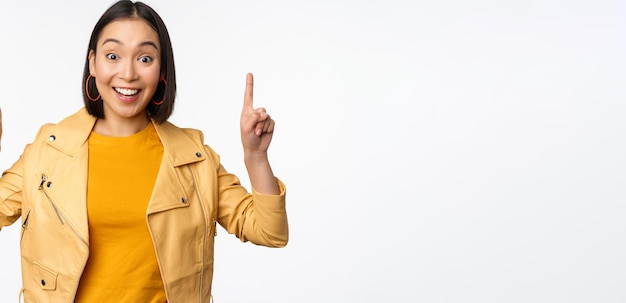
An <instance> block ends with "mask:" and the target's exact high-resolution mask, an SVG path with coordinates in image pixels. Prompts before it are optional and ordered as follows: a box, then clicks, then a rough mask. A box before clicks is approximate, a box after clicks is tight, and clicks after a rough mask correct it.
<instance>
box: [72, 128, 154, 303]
mask: <svg viewBox="0 0 626 303" xmlns="http://www.w3.org/2000/svg"><path fill="white" fill-rule="evenodd" d="M88 143H89V176H88V179H87V215H88V219H89V259H88V261H87V265H86V267H85V270H84V272H83V275H82V277H81V280H80V284H79V287H78V293H77V295H76V301H75V302H89V303H92V302H148V303H157V302H158V303H163V302H166V297H165V289H164V287H163V281H162V279H161V274H160V272H159V266H158V263H157V259H156V255H155V251H154V247H153V245H152V239H151V238H150V234H149V231H148V225H147V223H146V209H147V207H148V201H149V200H150V196H151V194H152V189H153V187H154V182H155V180H156V176H157V173H158V171H159V167H160V164H161V158H162V157H163V145H162V144H161V142H160V140H159V137H158V135H157V133H156V130H155V129H154V126H153V125H152V123H150V124H149V125H148V127H146V128H145V129H144V130H142V131H140V132H138V133H136V134H134V135H131V136H128V137H107V136H102V135H98V134H96V133H93V132H92V133H91V136H90V137H89V142H88Z"/></svg>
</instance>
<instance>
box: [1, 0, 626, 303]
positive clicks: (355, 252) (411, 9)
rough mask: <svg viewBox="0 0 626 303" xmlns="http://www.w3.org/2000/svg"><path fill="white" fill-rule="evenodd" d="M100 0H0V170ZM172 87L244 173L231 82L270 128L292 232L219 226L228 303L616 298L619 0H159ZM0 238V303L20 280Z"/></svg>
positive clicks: (67, 106)
mask: <svg viewBox="0 0 626 303" xmlns="http://www.w3.org/2000/svg"><path fill="white" fill-rule="evenodd" d="M110 4H112V2H111V1H99V2H95V1H78V0H75V1H64V2H61V1H41V0H34V1H11V3H10V4H8V3H4V4H3V5H2V7H1V8H0V60H1V63H0V92H1V94H0V106H1V107H2V110H3V115H4V117H3V118H4V137H3V138H2V154H1V156H0V165H1V167H0V169H2V170H4V169H6V168H8V167H9V165H10V164H11V163H13V161H15V160H16V159H17V157H18V156H19V154H20V153H21V151H22V149H23V147H24V145H25V144H27V143H28V142H30V141H31V140H32V139H33V137H34V135H35V133H36V130H37V129H38V128H39V126H40V125H41V124H43V123H45V122H56V121H59V120H60V119H62V118H63V117H65V116H67V115H69V114H72V113H74V112H75V111H76V110H78V109H79V108H80V107H81V106H82V101H81V89H82V88H83V84H82V83H81V75H82V68H83V64H84V58H85V55H86V47H87V43H88V39H89V35H90V33H91V30H92V28H93V25H94V24H95V22H96V20H97V19H98V18H99V16H100V15H101V14H102V13H103V12H104V11H105V10H106V8H108V7H109V5H110ZM149 4H151V5H152V6H153V8H155V9H156V10H157V11H158V12H159V13H160V14H161V16H162V17H163V19H164V20H165V22H166V24H167V25H168V28H169V31H170V34H171V36H172V40H173V45H174V53H175V58H176V68H177V77H178V87H179V91H178V99H177V107H176V111H175V114H174V115H173V116H172V118H171V121H172V122H174V123H176V124H178V125H179V126H185V127H195V128H199V129H201V130H203V131H204V132H205V136H206V141H207V143H208V144H210V145H211V146H212V147H213V148H215V149H216V150H217V151H218V153H220V154H221V155H222V160H223V164H224V165H225V166H226V168H227V169H229V170H230V171H232V172H234V173H236V174H238V175H239V176H240V177H242V180H243V181H244V183H246V184H247V177H246V175H245V169H244V166H243V162H242V153H241V146H240V141H239V137H238V134H239V133H238V132H239V130H238V123H239V120H238V119H239V111H240V108H241V105H242V95H243V88H244V80H245V73H246V72H249V71H250V72H253V73H254V74H255V77H256V86H255V100H254V101H255V106H264V107H266V108H267V109H268V111H269V113H270V114H271V115H272V116H273V117H274V119H275V120H276V122H277V130H276V134H275V137H274V142H273V145H272V147H271V155H270V156H271V161H272V164H273V168H274V170H275V173H276V174H277V175H278V176H279V177H280V178H281V179H283V180H284V181H285V183H287V186H288V213H289V219H290V231H291V233H290V236H291V239H290V243H289V245H288V246H287V247H286V248H284V249H269V248H264V247H256V246H254V245H252V244H249V243H246V244H241V243H239V241H238V240H237V239H236V238H235V237H234V236H232V235H228V234H226V233H225V232H224V231H223V230H220V231H219V235H218V237H217V239H216V242H217V244H216V246H217V248H216V253H215V259H216V265H215V278H214V283H213V289H214V292H213V294H214V297H215V299H216V302H218V303H226V302H290V303H291V302H429V303H430V302H481V303H485V302H494V303H495V302H498V303H499V302H625V301H626V290H625V288H624V285H626V244H625V240H626V222H625V215H626V203H625V202H626V190H625V188H626V186H625V185H626V161H625V160H624V156H625V155H626V145H625V141H624V133H625V130H626V122H625V121H626V119H625V118H624V114H625V113H626V104H625V101H626V98H625V96H626V21H625V20H626V3H625V2H623V1H618V0H615V1H608V0H594V1H591V0H589V1H566V0H544V1H528V0H524V1H522V0H519V1H495V0H493V1H489V0H477V1H461V0H444V1H421V0H419V1H417V0H416V1H402V0H391V1H367V0H366V1H349V0H340V1H328V0H318V1H308V2H305V1H301V2H298V1H247V0H240V1H161V0H154V1H151V2H149ZM18 234H19V224H15V225H12V226H10V227H6V228H4V229H3V230H2V232H0V248H1V250H0V256H1V259H0V260H1V261H0V268H1V269H0V279H1V281H0V282H1V283H0V300H1V301H3V302H5V301H7V302H12V301H14V300H16V299H17V294H18V291H19V289H20V285H21V283H20V268H19V243H18V242H19V241H18Z"/></svg>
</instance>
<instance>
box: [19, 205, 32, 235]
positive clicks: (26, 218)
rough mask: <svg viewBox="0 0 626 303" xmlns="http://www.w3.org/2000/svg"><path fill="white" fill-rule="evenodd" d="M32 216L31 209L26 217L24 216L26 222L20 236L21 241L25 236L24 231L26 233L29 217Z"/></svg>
mask: <svg viewBox="0 0 626 303" xmlns="http://www.w3.org/2000/svg"><path fill="white" fill-rule="evenodd" d="M29 218H30V210H28V213H26V217H25V218H24V223H22V235H21V236H20V241H21V240H22V238H24V233H26V228H27V227H28V219H29Z"/></svg>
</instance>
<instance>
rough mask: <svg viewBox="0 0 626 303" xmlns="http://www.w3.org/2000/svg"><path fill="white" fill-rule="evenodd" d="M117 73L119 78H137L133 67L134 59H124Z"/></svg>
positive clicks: (127, 79) (129, 79) (130, 79)
mask: <svg viewBox="0 0 626 303" xmlns="http://www.w3.org/2000/svg"><path fill="white" fill-rule="evenodd" d="M118 75H119V78H120V79H122V80H125V81H128V82H131V81H133V80H137V78H138V74H137V71H136V68H135V62H134V60H124V62H123V63H122V64H120V71H119V73H118Z"/></svg>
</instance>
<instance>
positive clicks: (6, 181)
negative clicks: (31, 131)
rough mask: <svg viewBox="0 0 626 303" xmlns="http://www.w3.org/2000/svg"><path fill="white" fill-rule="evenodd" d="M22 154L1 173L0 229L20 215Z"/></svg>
mask: <svg viewBox="0 0 626 303" xmlns="http://www.w3.org/2000/svg"><path fill="white" fill-rule="evenodd" d="M23 169H24V162H23V156H21V157H20V158H19V159H18V160H17V162H15V163H14V164H13V166H12V167H11V168H9V169H7V170H6V171H4V172H3V173H2V178H1V179H0V229H2V227H4V226H8V225H11V224H13V222H15V221H16V220H17V219H18V218H19V217H20V216H21V215H22V175H23Z"/></svg>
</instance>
